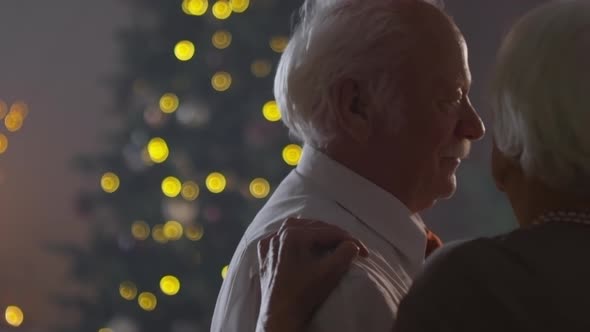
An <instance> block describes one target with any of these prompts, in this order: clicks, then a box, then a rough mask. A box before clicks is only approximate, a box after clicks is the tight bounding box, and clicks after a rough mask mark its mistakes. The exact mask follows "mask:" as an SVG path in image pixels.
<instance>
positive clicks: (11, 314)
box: [4, 305, 25, 327]
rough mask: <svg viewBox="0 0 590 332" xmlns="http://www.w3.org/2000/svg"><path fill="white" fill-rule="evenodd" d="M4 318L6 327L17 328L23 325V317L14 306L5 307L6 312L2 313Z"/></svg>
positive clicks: (21, 312)
mask: <svg viewBox="0 0 590 332" xmlns="http://www.w3.org/2000/svg"><path fill="white" fill-rule="evenodd" d="M4 318H5V319H6V322H7V323H8V325H10V326H14V327H19V326H20V325H21V324H22V323H23V321H24V319H25V315H24V313H23V311H22V309H21V308H19V307H17V306H14V305H9V306H8V307H6V311H5V312H4Z"/></svg>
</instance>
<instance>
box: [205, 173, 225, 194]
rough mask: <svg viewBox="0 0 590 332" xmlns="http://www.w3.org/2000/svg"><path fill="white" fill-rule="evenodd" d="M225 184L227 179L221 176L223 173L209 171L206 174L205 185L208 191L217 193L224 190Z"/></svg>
mask: <svg viewBox="0 0 590 332" xmlns="http://www.w3.org/2000/svg"><path fill="white" fill-rule="evenodd" d="M226 184H227V181H226V179H225V176H223V174H221V173H216V172H214V173H211V174H209V175H208V176H207V179H206V180H205V185H206V186H207V189H209V191H210V192H212V193H214V194H219V193H220V192H222V191H224V190H225V186H226Z"/></svg>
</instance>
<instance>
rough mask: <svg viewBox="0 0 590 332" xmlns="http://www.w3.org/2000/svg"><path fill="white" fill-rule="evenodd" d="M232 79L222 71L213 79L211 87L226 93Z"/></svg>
mask: <svg viewBox="0 0 590 332" xmlns="http://www.w3.org/2000/svg"><path fill="white" fill-rule="evenodd" d="M231 82H232V78H231V75H230V74H229V73H227V72H224V71H221V72H217V73H215V75H213V77H212V78H211V85H212V86H213V89H215V90H217V91H220V92H222V91H226V90H227V89H229V87H230V86H231Z"/></svg>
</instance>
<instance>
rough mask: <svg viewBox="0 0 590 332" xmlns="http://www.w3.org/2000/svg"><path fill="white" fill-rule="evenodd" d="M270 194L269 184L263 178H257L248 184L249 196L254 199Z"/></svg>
mask: <svg viewBox="0 0 590 332" xmlns="http://www.w3.org/2000/svg"><path fill="white" fill-rule="evenodd" d="M269 192H270V183H268V181H266V180H265V179H263V178H257V179H254V180H252V182H250V194H252V196H254V197H255V198H265V197H266V196H268V193H269Z"/></svg>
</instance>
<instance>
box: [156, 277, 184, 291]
mask: <svg viewBox="0 0 590 332" xmlns="http://www.w3.org/2000/svg"><path fill="white" fill-rule="evenodd" d="M160 289H161V290H162V293H164V294H166V295H176V294H178V291H180V281H179V280H178V278H176V277H175V276H164V277H162V279H160Z"/></svg>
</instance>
